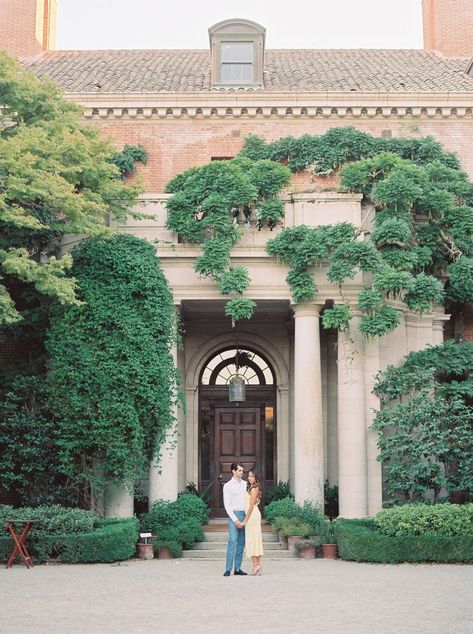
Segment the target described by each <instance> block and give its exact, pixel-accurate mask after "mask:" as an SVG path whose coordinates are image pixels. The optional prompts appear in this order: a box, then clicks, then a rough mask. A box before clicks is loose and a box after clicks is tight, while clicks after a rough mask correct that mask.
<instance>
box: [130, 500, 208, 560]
mask: <svg viewBox="0 0 473 634" xmlns="http://www.w3.org/2000/svg"><path fill="white" fill-rule="evenodd" d="M209 512H210V510H209V508H208V506H207V504H206V503H205V502H204V500H203V499H202V498H201V497H199V496H197V495H195V494H194V493H180V494H179V496H178V498H177V500H176V501H175V502H170V501H169V500H156V501H155V502H154V503H153V505H152V507H151V509H150V511H149V512H148V513H144V514H143V515H142V516H141V518H140V522H141V527H142V529H143V530H150V531H152V532H153V533H154V534H155V535H156V536H157V540H156V542H155V544H154V548H155V551H156V552H157V551H159V549H160V548H162V547H167V548H169V550H170V552H171V554H172V555H173V556H174V557H179V556H180V555H181V552H182V546H190V545H191V544H193V543H194V542H195V541H202V540H203V538H204V533H203V530H202V524H205V523H206V522H207V521H208V518H209Z"/></svg>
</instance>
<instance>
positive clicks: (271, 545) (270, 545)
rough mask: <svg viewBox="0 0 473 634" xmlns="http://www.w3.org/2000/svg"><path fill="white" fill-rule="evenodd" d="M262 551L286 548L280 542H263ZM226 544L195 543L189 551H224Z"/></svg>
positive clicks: (213, 542)
mask: <svg viewBox="0 0 473 634" xmlns="http://www.w3.org/2000/svg"><path fill="white" fill-rule="evenodd" d="M263 543H264V549H265V551H266V550H287V546H285V545H283V544H281V543H280V542H263ZM226 548H227V542H226V541H225V542H216V541H209V542H196V543H195V544H192V546H191V547H190V550H226Z"/></svg>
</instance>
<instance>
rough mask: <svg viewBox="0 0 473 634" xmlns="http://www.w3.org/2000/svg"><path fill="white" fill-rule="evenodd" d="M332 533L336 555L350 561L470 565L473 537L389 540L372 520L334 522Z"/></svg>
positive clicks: (406, 536)
mask: <svg viewBox="0 0 473 634" xmlns="http://www.w3.org/2000/svg"><path fill="white" fill-rule="evenodd" d="M335 532H336V538H337V543H338V552H339V556H340V557H341V558H342V559H346V560H349V561H369V562H377V563H384V564H395V563H400V562H403V561H408V562H422V561H432V562H439V563H454V562H462V563H473V535H456V536H453V537H447V536H444V535H436V534H433V533H428V534H424V535H402V536H397V537H391V536H389V535H384V534H383V533H380V532H379V531H377V530H376V525H375V521H374V519H363V520H358V519H354V520H347V519H337V522H336V524H335Z"/></svg>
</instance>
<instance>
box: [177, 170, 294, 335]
mask: <svg viewBox="0 0 473 634" xmlns="http://www.w3.org/2000/svg"><path fill="white" fill-rule="evenodd" d="M289 180H290V172H289V170H288V169H287V168H285V167H283V166H282V165H279V164H278V163H274V162H273V161H269V160H266V159H263V160H258V161H253V160H249V159H247V158H244V157H237V158H235V159H233V160H231V161H213V162H212V163H209V164H208V165H204V166H202V167H198V168H196V167H193V168H191V169H189V170H186V171H185V172H183V173H182V174H179V175H178V176H176V177H175V178H173V179H172V180H171V181H170V182H169V183H168V185H167V187H166V191H167V192H168V193H171V194H173V196H172V197H171V198H170V199H169V200H168V202H167V210H168V219H167V228H168V229H170V230H172V231H175V232H177V233H178V234H179V236H180V237H181V239H183V240H185V241H187V242H195V243H201V244H202V245H203V247H202V251H203V252H202V255H200V256H199V257H198V258H197V259H196V262H195V265H194V269H195V271H196V272H197V273H199V274H200V275H203V276H210V277H213V278H214V279H215V281H216V282H217V283H218V284H219V287H220V290H221V292H222V294H224V295H229V294H230V295H233V296H234V297H232V298H231V299H230V300H229V301H228V302H227V304H226V308H225V314H226V315H228V316H229V317H230V318H231V319H232V324H233V325H235V323H236V322H237V321H239V320H240V319H250V318H251V316H252V314H253V309H254V306H255V303H254V302H252V301H251V300H250V299H248V298H245V297H242V294H243V293H244V291H245V290H246V289H247V288H248V286H249V283H250V280H249V276H248V272H247V271H246V270H245V269H243V268H242V267H237V268H234V269H232V267H231V266H230V251H231V249H232V248H233V247H234V246H235V244H236V243H237V242H238V239H239V236H240V231H239V230H238V228H237V227H236V226H235V224H234V222H233V221H234V219H235V218H236V216H238V214H239V212H240V210H245V213H246V214H247V215H249V214H250V213H251V210H252V209H255V210H256V216H257V222H258V227H259V228H261V227H262V226H263V224H264V223H267V224H268V225H269V226H270V227H271V228H272V227H273V226H274V225H275V224H276V223H277V222H279V220H280V219H281V218H283V216H284V206H283V204H282V202H281V201H280V200H277V199H276V198H275V197H276V196H277V194H279V192H280V191H281V190H282V189H283V188H284V187H285V186H286V185H287V184H288V183H289Z"/></svg>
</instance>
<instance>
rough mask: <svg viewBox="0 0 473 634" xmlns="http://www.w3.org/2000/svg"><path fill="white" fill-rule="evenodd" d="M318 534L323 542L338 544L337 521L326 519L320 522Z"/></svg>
mask: <svg viewBox="0 0 473 634" xmlns="http://www.w3.org/2000/svg"><path fill="white" fill-rule="evenodd" d="M318 535H319V537H320V541H321V542H322V544H336V543H337V538H336V536H335V522H332V521H330V520H329V519H324V521H323V522H321V523H320V528H319V533H318Z"/></svg>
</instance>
